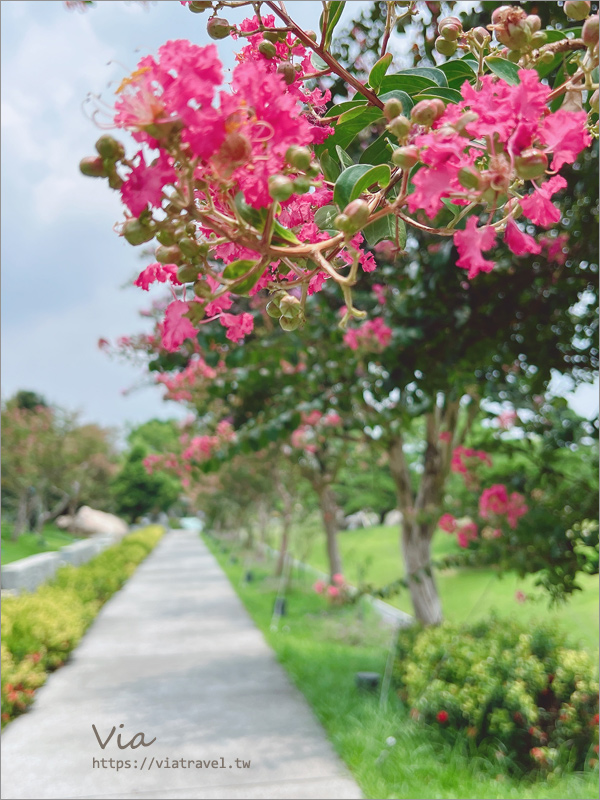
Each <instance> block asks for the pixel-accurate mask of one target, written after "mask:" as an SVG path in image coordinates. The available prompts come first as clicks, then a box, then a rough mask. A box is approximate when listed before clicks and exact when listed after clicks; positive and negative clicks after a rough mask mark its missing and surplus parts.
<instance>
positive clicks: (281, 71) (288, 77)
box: [277, 61, 296, 86]
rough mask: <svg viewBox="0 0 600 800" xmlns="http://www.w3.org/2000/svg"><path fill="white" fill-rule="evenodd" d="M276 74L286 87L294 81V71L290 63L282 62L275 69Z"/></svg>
mask: <svg viewBox="0 0 600 800" xmlns="http://www.w3.org/2000/svg"><path fill="white" fill-rule="evenodd" d="M277 74H278V75H281V77H282V78H283V80H284V81H285V82H286V85H287V86H291V85H292V83H293V82H294V81H295V80H296V69H295V67H294V65H293V64H292V63H291V62H290V61H282V62H281V64H279V66H278V67H277Z"/></svg>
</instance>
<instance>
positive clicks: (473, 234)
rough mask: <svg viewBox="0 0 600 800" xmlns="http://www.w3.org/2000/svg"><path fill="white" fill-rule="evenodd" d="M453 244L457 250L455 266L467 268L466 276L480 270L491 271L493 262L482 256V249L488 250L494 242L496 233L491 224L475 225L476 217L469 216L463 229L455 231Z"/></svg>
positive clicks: (477, 273)
mask: <svg viewBox="0 0 600 800" xmlns="http://www.w3.org/2000/svg"><path fill="white" fill-rule="evenodd" d="M454 244H455V245H456V249H457V250H458V255H459V258H458V259H457V261H456V266H457V267H462V268H463V269H468V270H469V273H468V275H467V277H468V278H474V277H475V276H476V275H479V273H480V272H491V271H492V270H493V269H494V262H493V261H490V260H489V259H486V258H484V257H483V254H482V251H484V250H490V249H491V248H492V247H493V246H494V245H495V244H496V233H495V231H494V229H493V228H492V226H491V225H484V226H483V227H482V228H478V227H477V218H476V217H469V219H468V221H467V225H466V227H465V229H464V231H456V233H455V234H454Z"/></svg>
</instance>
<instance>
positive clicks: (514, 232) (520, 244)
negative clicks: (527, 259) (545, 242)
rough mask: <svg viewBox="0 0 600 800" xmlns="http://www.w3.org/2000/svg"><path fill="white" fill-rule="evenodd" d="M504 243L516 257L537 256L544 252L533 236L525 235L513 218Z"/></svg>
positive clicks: (507, 228) (509, 221)
mask: <svg viewBox="0 0 600 800" xmlns="http://www.w3.org/2000/svg"><path fill="white" fill-rule="evenodd" d="M504 241H505V242H506V244H507V245H508V247H509V249H510V250H511V251H512V252H513V253H514V254H515V255H516V256H526V255H527V254H528V253H533V254H534V255H537V254H538V253H541V252H542V245H541V244H540V243H539V242H536V240H535V239H534V238H533V236H529V234H528V233H524V232H523V231H522V230H521V229H520V228H519V226H518V225H517V223H516V222H515V221H514V219H512V217H511V218H510V219H509V220H508V222H507V224H506V231H505V233H504Z"/></svg>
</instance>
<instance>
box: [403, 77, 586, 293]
mask: <svg viewBox="0 0 600 800" xmlns="http://www.w3.org/2000/svg"><path fill="white" fill-rule="evenodd" d="M519 80H520V82H519V83H518V84H517V85H515V86H511V85H509V84H508V83H506V82H505V81H503V80H500V79H498V78H495V77H493V76H490V75H487V76H484V77H483V78H482V79H481V88H475V87H473V86H471V85H470V84H469V83H468V82H465V83H464V84H463V87H462V90H461V94H462V97H463V100H462V102H460V103H458V104H449V105H448V106H447V108H446V110H445V112H444V113H443V114H442V115H441V116H440V117H439V118H438V119H437V120H436V122H435V123H434V127H433V129H432V130H431V131H427V132H423V130H422V129H421V128H417V129H416V130H415V133H414V135H413V136H412V138H411V140H410V144H411V145H412V146H414V147H415V148H417V150H418V153H419V158H420V160H421V162H422V163H423V164H424V165H425V168H421V169H419V170H418V171H417V173H416V174H415V176H414V178H413V181H414V186H415V191H414V192H413V193H412V194H411V195H410V196H409V198H408V207H409V210H410V211H411V213H414V212H416V211H418V210H419V209H423V210H424V212H425V213H426V215H427V216H428V217H429V218H431V219H433V218H434V217H435V215H436V214H437V213H438V211H440V210H441V209H442V208H443V202H442V201H443V200H444V199H449V200H452V201H453V202H455V203H456V204H458V205H466V204H468V203H481V204H482V205H483V206H484V207H489V206H490V205H492V206H494V207H495V206H497V205H498V206H499V205H502V203H504V202H506V197H507V196H509V197H510V198H512V199H510V200H509V202H510V203H511V206H510V207H509V206H507V207H506V208H505V211H507V212H508V211H509V209H510V217H509V219H508V221H507V222H506V227H505V233H504V239H505V241H506V244H507V245H508V247H509V249H510V250H511V251H512V252H513V253H514V254H515V255H517V256H522V255H526V254H528V253H534V254H537V253H540V252H541V245H540V244H539V242H536V240H535V239H534V238H533V237H531V236H529V235H528V234H527V233H525V232H524V231H522V230H521V228H520V227H519V226H518V225H517V223H516V222H515V221H514V216H515V214H516V213H517V208H518V207H520V209H521V210H522V213H523V214H524V215H525V217H527V218H528V219H529V220H531V222H533V223H534V224H535V225H539V226H541V227H545V228H547V227H549V226H550V225H553V224H554V223H556V222H558V221H559V219H560V211H559V209H558V207H557V206H555V205H554V204H553V203H552V199H551V198H552V196H553V195H554V194H556V192H558V191H559V190H560V189H563V188H564V187H565V186H566V181H565V179H564V178H562V177H561V176H559V175H557V174H553V175H552V177H550V178H548V179H546V178H547V174H545V172H544V170H545V168H546V167H548V166H549V169H550V170H551V171H552V173H556V172H558V170H560V168H561V167H562V166H563V165H564V164H571V163H573V161H575V159H576V158H577V156H578V155H579V153H580V152H581V151H582V150H583V149H584V148H585V147H587V146H588V145H589V144H590V142H591V137H590V135H589V133H588V132H587V129H586V121H587V115H586V112H585V111H565V110H563V109H559V110H558V111H555V112H551V111H550V110H549V109H548V106H547V102H548V98H549V95H550V92H551V89H550V87H549V86H546V85H545V84H543V83H542V82H541V81H540V78H539V76H538V74H537V72H536V71H535V70H523V69H522V70H519ZM465 132H466V133H467V134H468V137H467V138H465V136H464V135H463V133H465ZM515 179H518V180H521V181H522V183H523V190H520V191H526V188H525V187H526V185H527V183H526V182H527V181H529V182H530V186H531V191H530V193H528V194H522V193H518V192H517V191H516V190H514V188H513V186H514V181H515ZM513 209H514V210H513ZM490 222H491V215H490ZM490 222H488V223H487V224H484V225H482V226H481V227H479V226H478V224H477V217H476V216H470V217H469V219H468V221H467V225H466V228H465V229H464V230H463V231H457V232H456V233H455V234H454V242H455V244H456V247H457V249H458V253H459V259H458V261H457V265H458V266H459V267H463V268H464V269H467V270H468V276H469V278H473V277H475V276H476V275H477V274H479V273H480V272H490V271H491V270H492V269H493V267H494V262H493V261H491V260H489V259H487V258H485V257H484V256H483V253H484V252H486V251H489V250H491V249H492V248H493V247H494V246H495V244H496V236H497V233H498V229H497V227H496V226H494V225H492V224H490Z"/></svg>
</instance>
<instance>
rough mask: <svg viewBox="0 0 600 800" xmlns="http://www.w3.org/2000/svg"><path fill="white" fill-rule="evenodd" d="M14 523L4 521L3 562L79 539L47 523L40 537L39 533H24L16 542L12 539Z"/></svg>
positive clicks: (59, 546) (44, 551)
mask: <svg viewBox="0 0 600 800" xmlns="http://www.w3.org/2000/svg"><path fill="white" fill-rule="evenodd" d="M11 533H12V525H10V524H9V523H7V522H3V523H2V563H3V564H10V562H11V561H18V560H19V559H20V558H27V556H33V555H35V554H36V553H46V552H48V551H49V550H58V549H59V548H61V547H64V546H65V545H66V544H71V542H75V541H77V538H76V537H75V536H72V535H71V534H70V533H65V532H64V531H61V530H60V529H59V528H57V527H56V525H46V526H44V529H43V531H42V536H41V537H40V536H39V535H38V534H37V533H24V534H22V535H21V536H19V538H18V539H17V541H16V542H11V541H10V535H11Z"/></svg>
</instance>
